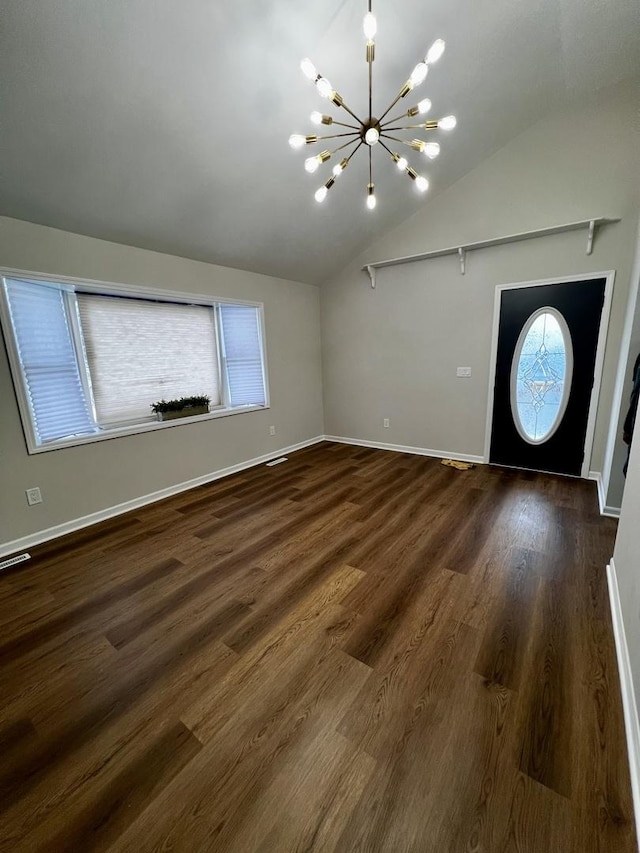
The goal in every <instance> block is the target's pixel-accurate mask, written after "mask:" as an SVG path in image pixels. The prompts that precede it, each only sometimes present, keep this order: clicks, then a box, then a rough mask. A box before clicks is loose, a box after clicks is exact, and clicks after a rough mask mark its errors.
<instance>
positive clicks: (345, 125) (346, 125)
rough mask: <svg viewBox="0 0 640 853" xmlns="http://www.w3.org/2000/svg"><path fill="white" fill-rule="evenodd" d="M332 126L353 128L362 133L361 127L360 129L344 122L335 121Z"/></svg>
mask: <svg viewBox="0 0 640 853" xmlns="http://www.w3.org/2000/svg"><path fill="white" fill-rule="evenodd" d="M331 124H339V125H340V127H351V128H353V129H354V130H357V131H358V133H360V128H359V127H358V125H356V124H345V123H344V122H343V121H336V120H335V119H333V121H332V122H331Z"/></svg>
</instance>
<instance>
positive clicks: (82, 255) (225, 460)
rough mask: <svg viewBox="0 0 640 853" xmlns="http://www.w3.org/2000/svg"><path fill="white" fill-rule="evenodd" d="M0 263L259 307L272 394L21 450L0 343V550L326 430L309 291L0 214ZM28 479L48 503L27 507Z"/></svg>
mask: <svg viewBox="0 0 640 853" xmlns="http://www.w3.org/2000/svg"><path fill="white" fill-rule="evenodd" d="M0 266H4V267H13V268H16V269H22V270H29V271H32V272H45V273H51V274H58V275H68V276H77V277H86V278H92V279H99V280H104V281H112V282H120V283H126V284H133V285H146V286H153V287H164V288H167V289H169V290H182V291H185V292H189V293H196V294H198V293H202V294H207V295H213V296H222V297H229V298H238V299H247V300H254V301H261V302H264V305H265V326H266V348H267V358H268V366H269V385H270V392H271V408H270V409H269V410H266V411H260V412H245V413H243V414H236V415H232V416H229V417H224V418H218V419H215V420H209V421H203V422H199V423H194V424H182V425H180V426H176V427H174V428H171V429H162V430H157V431H154V432H150V433H144V434H140V435H134V436H126V437H121V438H114V439H112V440H109V441H101V442H97V443H95V444H88V445H83V446H79V447H73V448H67V449H62V450H54V451H51V452H48V453H40V454H37V455H33V456H29V455H28V454H27V450H26V445H25V440H24V436H23V432H22V426H21V422H20V417H19V414H18V408H17V404H16V401H15V395H14V393H13V387H12V382H11V376H10V372H9V366H8V362H7V357H6V351H5V350H4V348H0V400H2V403H1V404H0V548H1V546H2V543H6V542H9V541H13V540H15V539H17V538H19V537H24V536H27V535H31V534H36V533H37V532H38V531H42V530H45V529H47V528H50V527H52V526H54V525H58V524H62V523H65V522H69V521H71V520H73V519H77V518H80V517H83V516H86V515H88V514H90V513H93V512H98V511H100V510H104V509H106V508H108V507H112V506H114V505H117V504H120V503H123V502H125V501H129V500H132V499H134V498H137V497H140V496H143V495H146V494H149V493H152V492H155V491H158V490H161V489H165V488H168V487H170V486H172V485H175V484H178V483H181V482H185V481H187V480H191V479H193V478H196V477H200V476H204V475H206V474H208V473H210V472H214V471H217V470H219V469H222V468H225V467H227V466H231V465H235V464H238V463H241V462H243V461H245V460H248V459H252V458H255V457H257V456H261V455H263V454H267V453H269V452H273V451H277V450H278V449H279V448H281V447H287V446H290V445H292V444H296V443H299V442H303V441H305V440H308V439H311V438H314V437H315V436H318V435H321V434H322V433H323V432H324V428H323V411H322V384H321V358H320V328H319V299H318V288H317V287H312V286H310V285H306V284H299V283H297V282H290V281H284V280H282V279H275V278H269V277H267V276H261V275H257V274H255V273H248V272H242V271H239V270H235V269H227V268H224V267H218V266H213V265H211V264H204V263H199V262H197V261H190V260H186V259H184V258H177V257H173V256H170V255H163V254H159V253H156V252H149V251H145V250H142V249H135V248H131V247H128V246H121V245H117V244H115V243H108V242H105V241H102V240H95V239H93V238H89V237H81V236H79V235H77V234H69V233H66V232H63V231H57V230H55V229H52V228H43V227H41V226H38V225H33V224H30V223H26V222H19V221H17V220H12V219H7V218H3V217H0ZM271 424H274V425H275V426H276V431H277V432H276V436H275V437H271V436H270V435H269V426H270V425H271ZM32 486H40V488H41V489H42V495H43V498H44V503H43V504H41V505H39V506H35V507H27V504H26V500H25V494H24V490H25V489H26V488H29V487H32Z"/></svg>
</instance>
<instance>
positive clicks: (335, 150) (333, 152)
mask: <svg viewBox="0 0 640 853" xmlns="http://www.w3.org/2000/svg"><path fill="white" fill-rule="evenodd" d="M356 141H357V140H355V139H350V140H349V141H348V142H345V143H344V145H341V146H340V147H339V148H334V149H333V151H332V152H331V155H332V156H333V155H334V154H337V153H338V151H342V149H343V148H348V146H349V145H353V143H354V142H356ZM360 145H362V142H360ZM360 145H358V148H360ZM358 148H355V149H354V150H353V152H352V153H351V154H350V155H349V159H351V158H352V157H353V155H354V154H355V153H356V151H357V150H358Z"/></svg>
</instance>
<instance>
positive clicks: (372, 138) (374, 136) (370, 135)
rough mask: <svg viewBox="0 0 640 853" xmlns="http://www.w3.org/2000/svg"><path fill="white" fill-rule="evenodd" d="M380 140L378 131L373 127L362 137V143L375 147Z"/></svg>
mask: <svg viewBox="0 0 640 853" xmlns="http://www.w3.org/2000/svg"><path fill="white" fill-rule="evenodd" d="M379 139H380V131H379V130H378V129H377V128H375V127H370V128H369V130H368V131H367V132H366V133H365V135H364V141H365V142H366V143H367V145H375V144H376V142H377V141H378V140H379Z"/></svg>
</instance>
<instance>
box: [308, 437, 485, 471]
mask: <svg viewBox="0 0 640 853" xmlns="http://www.w3.org/2000/svg"><path fill="white" fill-rule="evenodd" d="M325 440H326V441H334V442H336V443H338V444H355V445H356V446H357V447H373V448H375V449H377V450H395V451H397V452H398V453H413V454H415V455H416V456H433V457H435V458H436V459H458V460H459V461H460V462H473V463H475V464H476V465H483V464H484V456H470V455H469V454H467V453H452V452H450V451H448V450H430V449H429V448H428V447H410V446H409V445H406V444H385V443H384V442H381V441H366V440H365V439H364V438H345V437H344V436H341V435H325Z"/></svg>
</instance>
